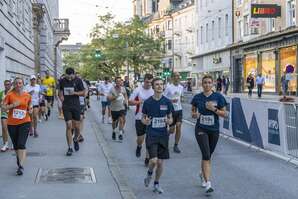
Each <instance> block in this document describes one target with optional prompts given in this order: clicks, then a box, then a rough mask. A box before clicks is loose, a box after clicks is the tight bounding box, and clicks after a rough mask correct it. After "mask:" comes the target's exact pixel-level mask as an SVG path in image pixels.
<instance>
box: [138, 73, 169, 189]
mask: <svg viewBox="0 0 298 199" xmlns="http://www.w3.org/2000/svg"><path fill="white" fill-rule="evenodd" d="M152 85H153V90H154V95H153V96H152V97H150V98H149V99H147V100H146V101H145V102H144V105H143V110H142V113H143V116H142V122H143V123H144V124H145V125H147V132H146V134H147V135H146V147H147V150H148V152H149V158H150V161H149V169H148V172H147V176H146V178H145V179H144V184H145V186H146V187H148V186H149V184H150V181H151V179H152V175H153V172H154V169H155V168H156V169H155V180H154V189H153V191H154V192H156V193H160V194H161V193H163V190H162V188H161V187H160V185H159V180H160V177H161V175H162V171H163V160H164V159H169V146H168V145H169V134H168V130H167V127H168V125H170V124H172V122H173V118H172V112H173V104H172V102H171V101H170V100H169V99H168V98H166V97H164V96H163V95H162V94H163V86H164V85H163V81H162V79H160V78H155V79H153V81H152Z"/></svg>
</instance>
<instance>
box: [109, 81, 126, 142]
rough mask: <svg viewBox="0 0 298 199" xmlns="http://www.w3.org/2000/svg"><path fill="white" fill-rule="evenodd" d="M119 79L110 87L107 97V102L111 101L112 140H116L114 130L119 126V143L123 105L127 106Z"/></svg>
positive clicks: (121, 138)
mask: <svg viewBox="0 0 298 199" xmlns="http://www.w3.org/2000/svg"><path fill="white" fill-rule="evenodd" d="M121 84H122V79H121V77H116V78H115V86H113V87H112V89H111V90H110V93H109V95H108V100H109V101H111V114H112V129H113V131H112V139H113V140H116V128H117V126H119V135H118V139H119V141H122V140H123V130H124V125H125V104H126V105H127V104H128V98H127V94H126V90H125V88H124V87H122V86H121Z"/></svg>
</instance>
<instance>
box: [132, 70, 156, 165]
mask: <svg viewBox="0 0 298 199" xmlns="http://www.w3.org/2000/svg"><path fill="white" fill-rule="evenodd" d="M152 80H153V76H152V75H151V74H146V75H145V77H144V84H143V85H140V86H139V87H137V88H136V89H135V90H134V91H133V93H132V94H131V96H130V98H129V105H131V106H136V111H135V119H136V122H135V128H136V133H137V149H136V156H137V157H141V150H142V145H143V143H144V140H145V134H146V125H144V124H143V123H142V115H143V114H142V107H143V103H144V101H145V100H147V99H148V98H149V97H151V96H152V95H153V94H154V91H153V89H152V87H151V83H152ZM148 163H149V158H148V156H146V159H145V164H146V165H147V164H148Z"/></svg>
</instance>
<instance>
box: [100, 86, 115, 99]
mask: <svg viewBox="0 0 298 199" xmlns="http://www.w3.org/2000/svg"><path fill="white" fill-rule="evenodd" d="M112 88H113V85H112V84H111V83H107V84H106V83H102V84H101V85H100V86H99V92H100V93H101V94H104V96H100V99H101V101H102V102H106V101H108V99H107V96H108V95H109V93H110V91H111V89H112Z"/></svg>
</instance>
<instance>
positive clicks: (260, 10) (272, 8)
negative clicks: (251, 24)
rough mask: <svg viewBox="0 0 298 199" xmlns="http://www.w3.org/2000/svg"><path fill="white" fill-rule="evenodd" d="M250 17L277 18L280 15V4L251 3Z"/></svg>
mask: <svg viewBox="0 0 298 199" xmlns="http://www.w3.org/2000/svg"><path fill="white" fill-rule="evenodd" d="M251 17H252V18H277V17H281V6H279V5H277V4H252V5H251Z"/></svg>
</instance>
